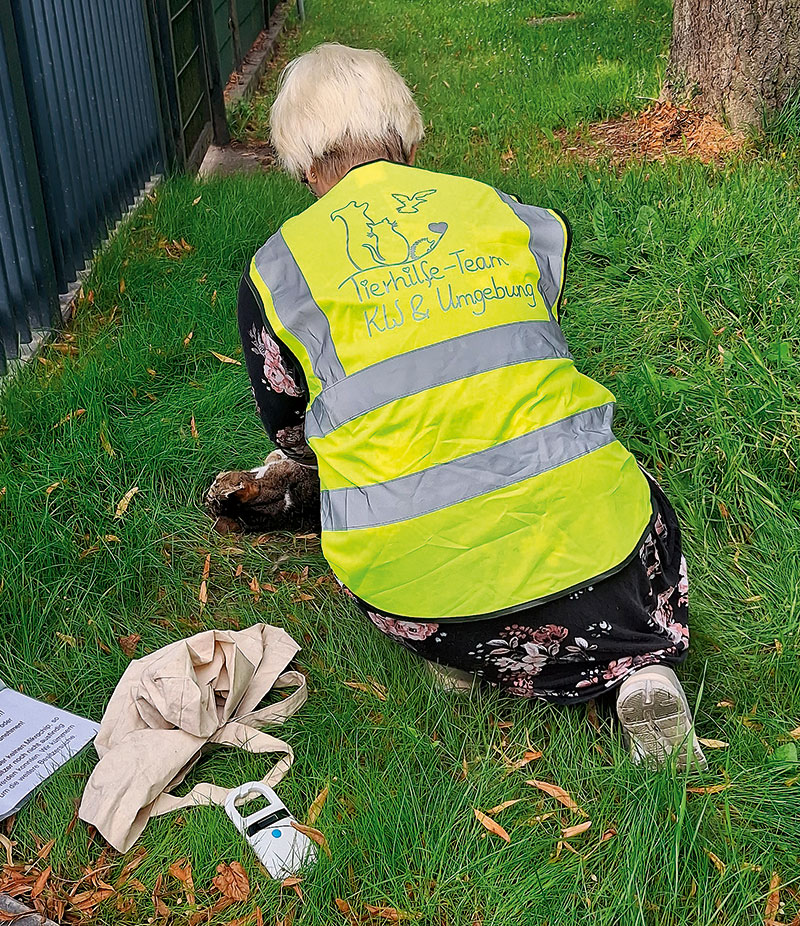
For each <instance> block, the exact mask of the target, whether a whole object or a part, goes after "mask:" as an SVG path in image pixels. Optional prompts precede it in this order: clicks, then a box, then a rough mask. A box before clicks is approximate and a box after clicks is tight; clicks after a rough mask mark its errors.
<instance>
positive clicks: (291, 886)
mask: <svg viewBox="0 0 800 926" xmlns="http://www.w3.org/2000/svg"><path fill="white" fill-rule="evenodd" d="M302 883H303V879H302V878H296V877H291V878H284V879H283V881H281V890H282V891H283V890H287V891H294V892H295V894H297V897H298V899H299V900H302V899H303V891H302V890H301V888H300V885H301V884H302Z"/></svg>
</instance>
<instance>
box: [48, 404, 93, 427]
mask: <svg viewBox="0 0 800 926" xmlns="http://www.w3.org/2000/svg"><path fill="white" fill-rule="evenodd" d="M85 414H86V409H85V408H76V409H75V411H74V412H70V413H69V414H68V415H65V416H64V417H63V418H62V419H61V420H60V421H57V422H56V423H55V424H54V425H53V430H55V429H56V428H60V427H61V425H62V424H66V423H67V422H68V421H72V420H73V419H75V418H80V417H81V416H82V415H85Z"/></svg>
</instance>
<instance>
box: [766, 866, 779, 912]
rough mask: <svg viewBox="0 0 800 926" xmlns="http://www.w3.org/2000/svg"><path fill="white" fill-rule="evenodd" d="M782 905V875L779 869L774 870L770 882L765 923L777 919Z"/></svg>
mask: <svg viewBox="0 0 800 926" xmlns="http://www.w3.org/2000/svg"><path fill="white" fill-rule="evenodd" d="M780 905H781V876H780V875H779V874H778V872H777V871H773V872H772V878H771V879H770V882H769V895H768V896H767V905H766V907H765V908H764V923H765V924H767V923H771V922H772V921H773V920H774V919H775V914H776V913H777V912H778V907H780Z"/></svg>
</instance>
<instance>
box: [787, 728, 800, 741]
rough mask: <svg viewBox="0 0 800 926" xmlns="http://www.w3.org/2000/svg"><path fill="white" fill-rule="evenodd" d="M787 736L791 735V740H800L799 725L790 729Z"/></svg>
mask: <svg viewBox="0 0 800 926" xmlns="http://www.w3.org/2000/svg"><path fill="white" fill-rule="evenodd" d="M789 736H791V738H792V739H793V740H800V727H795V728H794V730H790V731H789Z"/></svg>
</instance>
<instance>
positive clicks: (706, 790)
mask: <svg viewBox="0 0 800 926" xmlns="http://www.w3.org/2000/svg"><path fill="white" fill-rule="evenodd" d="M730 786H731V783H730V782H729V781H726V782H723V783H722V784H719V785H706V786H704V787H702V788H701V787H697V788H687V789H686V790H687V791H688V792H689V793H690V794H719V792H720V791H727V790H728V788H730Z"/></svg>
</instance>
